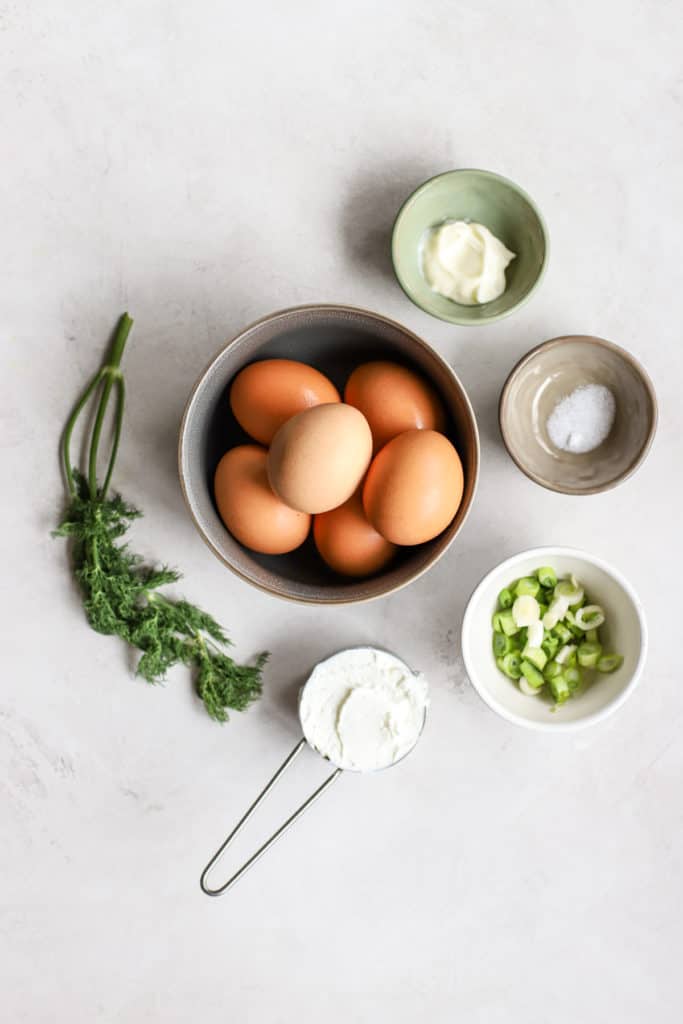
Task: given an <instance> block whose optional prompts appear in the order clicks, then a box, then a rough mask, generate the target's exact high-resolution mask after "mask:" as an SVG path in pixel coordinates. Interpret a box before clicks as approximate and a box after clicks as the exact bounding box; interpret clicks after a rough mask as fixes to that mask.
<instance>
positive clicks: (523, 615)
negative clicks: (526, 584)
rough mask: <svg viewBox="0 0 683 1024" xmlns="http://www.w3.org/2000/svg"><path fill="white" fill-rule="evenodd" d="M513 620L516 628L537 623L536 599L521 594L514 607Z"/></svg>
mask: <svg viewBox="0 0 683 1024" xmlns="http://www.w3.org/2000/svg"><path fill="white" fill-rule="evenodd" d="M520 582H521V581H520ZM518 586H519V584H518ZM504 614H505V613H504ZM512 618H513V620H514V623H515V625H516V626H530V625H531V623H532V622H536V620H537V619H538V618H539V610H538V601H537V600H536V598H535V597H532V596H531V595H530V594H521V595H520V596H519V597H518V598H517V600H516V601H515V603H514V604H513V606H512Z"/></svg>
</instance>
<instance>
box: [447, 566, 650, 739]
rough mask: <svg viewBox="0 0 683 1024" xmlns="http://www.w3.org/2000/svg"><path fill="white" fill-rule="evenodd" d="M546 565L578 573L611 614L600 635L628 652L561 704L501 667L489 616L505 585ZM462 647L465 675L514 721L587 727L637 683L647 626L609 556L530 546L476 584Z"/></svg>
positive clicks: (615, 648) (491, 704)
mask: <svg viewBox="0 0 683 1024" xmlns="http://www.w3.org/2000/svg"><path fill="white" fill-rule="evenodd" d="M543 565H549V566H552V567H553V569H555V571H556V572H557V574H558V576H563V575H566V574H567V573H574V575H575V576H576V577H577V579H579V580H580V581H581V583H582V584H583V585H584V586H585V588H586V591H587V592H588V594H589V596H590V598H591V600H592V601H593V602H594V603H595V604H599V605H602V607H603V608H604V609H605V615H606V622H605V625H604V626H602V627H601V629H600V635H601V637H603V638H604V641H605V647H607V648H608V649H609V650H610V651H615V652H617V653H619V654H621V655H623V658H624V663H623V665H622V666H621V668H619V669H617V671H616V672H613V673H611V674H605V675H601V676H599V677H598V678H596V680H595V683H594V684H592V685H591V686H589V687H588V688H587V689H586V690H585V691H584V692H583V693H582V694H580V695H579V696H577V697H573V698H571V699H570V700H568V701H567V703H566V704H564V705H562V707H560V708H558V709H557V710H555V711H553V710H552V705H551V704H550V703H549V702H547V701H545V700H544V699H543V698H542V697H527V696H526V695H525V694H523V693H522V692H521V691H520V690H519V689H518V688H517V687H516V686H515V684H514V682H513V681H512V680H511V679H508V678H507V676H505V675H503V673H502V672H501V671H500V670H499V669H498V667H497V665H496V662H495V659H494V657H493V651H492V649H491V635H492V634H491V617H492V615H493V613H494V611H495V610H496V600H497V597H498V594H499V592H500V591H501V590H502V589H503V587H505V586H507V584H508V583H510V582H511V581H512V580H514V579H518V578H519V577H520V576H527V575H531V574H532V573H533V572H534V570H536V569H539V568H540V567H541V566H543ZM462 653H463V658H464V661H465V668H466V670H467V675H468V676H469V678H470V681H471V683H472V685H473V686H474V688H475V689H476V690H477V692H478V693H479V695H480V697H482V699H483V700H484V701H486V703H487V704H488V706H489V707H490V708H492V709H493V711H496V712H497V713H498V714H499V715H502V717H503V718H507V720H508V721H509V722H514V723H515V725H523V726H526V728H528V729H540V730H547V731H549V732H550V731H553V732H558V731H567V730H574V729H581V728H583V726H586V725H590V724H592V723H594V722H598V721H600V720H601V719H602V718H606V717H607V715H610V714H612V712H613V711H616V710H617V708H618V707H620V706H621V705H622V704H623V703H624V701H625V700H626V698H627V697H628V696H629V694H631V693H632V692H633V690H634V689H635V687H636V684H637V682H638V679H639V677H640V674H641V672H642V668H643V665H644V663H645V656H646V653H647V626H646V624H645V615H644V613H643V608H642V606H641V603H640V601H639V600H638V597H637V595H636V593H635V592H634V590H633V588H632V587H631V585H630V583H628V582H627V581H626V580H625V579H624V577H623V576H622V575H621V573H619V572H617V570H616V569H614V568H613V567H612V566H611V565H608V563H607V562H604V561H603V560H602V559H601V558H596V557H595V556H594V555H589V554H587V553H586V552H585V551H576V550H574V549H573V548H559V547H544V548H532V549H531V550H530V551H521V552H520V553H519V554H518V555H513V556H512V558H508V559H506V560H505V561H504V562H501V563H500V565H497V566H496V567H495V569H492V570H491V571H490V572H489V573H488V574H487V575H486V576H485V577H484V579H483V580H482V581H481V583H480V584H479V586H478V587H477V588H476V590H475V591H474V593H473V594H472V596H471V597H470V600H469V602H468V604H467V608H466V609H465V617H464V619H463V623H462Z"/></svg>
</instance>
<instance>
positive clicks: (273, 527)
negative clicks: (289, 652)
mask: <svg viewBox="0 0 683 1024" xmlns="http://www.w3.org/2000/svg"><path fill="white" fill-rule="evenodd" d="M178 463H179V473H180V481H181V486H182V490H183V494H184V497H185V501H186V503H187V505H188V508H189V511H190V514H191V516H192V519H193V520H194V523H195V525H196V527H197V529H198V531H199V533H200V535H201V536H202V538H203V539H204V541H205V542H206V543H207V544H208V546H209V548H210V549H211V550H212V551H213V553H214V554H215V555H216V556H217V557H218V558H219V559H220V560H221V561H222V562H223V563H224V564H225V565H226V566H227V567H228V568H229V569H231V570H232V571H233V572H235V573H236V574H237V575H238V576H240V577H241V578H242V579H243V580H245V581H246V582H248V583H250V584H252V585H253V586H256V587H258V588H260V589H261V590H264V591H266V592H267V593H270V594H273V595H275V596H278V597H282V598H287V599H290V600H294V601H300V602H304V603H309V604H347V603H351V602H357V601H368V600H372V599H374V598H378V597H382V596H384V595H386V594H389V593H392V592H393V591H395V590H398V589H400V588H401V587H403V586H405V585H406V584H408V583H410V582H411V581H412V580H415V579H417V578H418V577H419V576H421V575H422V574H423V573H424V572H426V571H427V570H428V569H429V568H430V567H431V566H432V565H434V563H435V562H436V561H437V560H438V559H439V558H440V557H441V556H442V555H443V554H444V553H445V551H446V550H447V549H448V548H449V547H450V545H451V544H452V542H453V540H454V539H455V537H456V536H457V534H458V532H459V531H460V529H461V528H462V525H463V523H464V522H465V519H466V517H467V514H468V512H469V510H470V507H471V505H472V501H473V498H474V494H475V490H476V485H477V478H478V473H479V437H478V432H477V425H476V421H475V417H474V413H473V411H472V406H471V405H470V402H469V399H468V397H467V395H466V393H465V390H464V388H463V387H462V384H461V383H460V381H459V380H458V378H457V376H456V374H455V373H454V372H453V370H452V369H451V368H450V366H449V365H448V364H447V363H446V362H445V361H444V360H443V359H442V358H441V357H440V356H439V355H438V354H437V353H436V352H435V351H434V350H433V349H432V348H431V347H430V346H429V345H427V344H426V342H424V341H422V340H421V339H420V338H418V337H417V336H416V335H415V334H413V333H412V332H411V331H409V330H407V329H406V328H405V327H403V326H401V325H400V324H398V323H396V322H394V321H392V320H389V319H387V318H386V317H383V316H380V315H379V314H377V313H371V312H368V311H366V310H362V309H355V308H352V307H347V306H337V305H316V306H302V307H297V308H294V309H287V310H283V311H281V312H278V313H274V314H272V315H270V316H267V317H265V318H264V319H263V320H259V321H258V322H257V323H255V324H252V325H251V326H249V327H247V328H246V329H245V330H244V331H242V332H241V333H240V334H239V335H238V336H237V337H236V338H234V339H233V340H232V341H230V342H228V344H227V345H225V347H224V348H223V349H221V351H220V352H218V353H217V355H216V356H215V357H214V358H213V359H212V360H211V362H210V363H209V365H208V366H207V367H206V369H205V370H204V371H203V373H202V374H201V376H200V377H199V379H198V381H197V382H196V384H195V386H194V388H193V390H192V393H191V395H190V397H189V400H188V402H187V405H186V408H185V412H184V415H183V419H182V423H181V427H180V439H179V446H178Z"/></svg>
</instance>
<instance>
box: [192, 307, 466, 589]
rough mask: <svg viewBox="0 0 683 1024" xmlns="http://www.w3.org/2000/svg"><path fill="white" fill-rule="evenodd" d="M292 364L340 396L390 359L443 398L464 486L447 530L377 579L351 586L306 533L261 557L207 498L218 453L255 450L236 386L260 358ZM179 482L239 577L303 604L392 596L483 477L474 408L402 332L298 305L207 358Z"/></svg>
mask: <svg viewBox="0 0 683 1024" xmlns="http://www.w3.org/2000/svg"><path fill="white" fill-rule="evenodd" d="M273 358H275V359H278V358H279V359H296V360H299V361H301V362H304V363H308V364H310V365H311V366H314V367H315V368H316V369H318V370H320V371H321V372H322V373H324V374H326V375H327V376H328V377H329V378H330V379H331V380H332V382H333V383H334V384H335V385H336V387H337V388H338V389H339V391H340V393H341V392H343V389H344V385H345V383H346V381H347V379H348V377H349V376H350V374H351V372H352V370H354V369H355V367H356V366H358V365H359V364H360V363H364V362H368V361H370V360H374V359H389V360H393V361H395V362H399V363H402V364H403V365H405V366H408V367H410V368H411V369H413V370H416V371H417V372H418V373H420V374H422V376H424V377H425V378H426V379H427V380H428V381H429V382H430V383H431V384H432V386H433V387H434V388H435V389H436V391H437V392H438V394H439V395H440V396H441V399H442V401H443V404H444V407H445V409H446V412H447V417H448V422H447V427H446V431H445V432H446V434H447V436H448V437H449V439H450V440H451V441H452V442H453V444H454V445H455V447H456V449H457V451H458V454H459V455H460V458H461V460H462V465H463V471H464V479H465V486H464V491H463V496H462V501H461V503H460V506H459V508H458V511H457V513H456V515H455V518H454V519H453V521H452V522H451V524H450V525H449V526H448V527H447V529H446V530H444V532H443V533H441V534H440V535H439V536H438V537H436V538H435V539H434V540H431V541H428V542H427V543H426V544H420V545H417V546H415V547H410V548H408V547H406V548H401V549H399V552H398V554H397V555H396V557H395V559H394V560H393V561H392V562H391V563H390V565H389V566H388V567H387V568H386V569H385V570H384V571H382V572H381V573H378V574H377V575H375V576H371V577H369V578H367V579H363V580H358V579H349V578H346V577H343V576H340V575H338V574H336V573H334V572H333V571H332V570H331V569H328V567H327V566H326V565H325V564H324V562H323V561H322V559H321V558H320V556H319V555H318V552H317V551H316V548H315V545H314V543H313V538H312V536H310V535H309V537H308V539H307V540H306V542H305V543H304V544H303V545H302V546H301V547H300V548H298V549H297V550H296V551H292V552H290V553H289V554H286V555H261V554H258V553H256V552H254V551H250V550H249V549H247V548H245V547H243V545H241V544H240V543H239V542H238V541H236V540H235V538H234V537H233V536H232V535H231V534H230V533H229V532H228V530H227V529H226V528H225V526H224V525H223V522H222V521H221V518H220V516H219V515H218V511H217V508H216V505H215V501H214V496H213V477H214V473H215V470H216V466H217V465H218V462H219V460H220V459H221V457H222V456H223V454H224V453H225V452H226V451H227V450H228V449H229V448H232V447H234V446H235V445H238V444H248V443H253V442H252V439H251V438H249V437H248V436H247V435H246V434H245V433H244V431H243V430H242V428H241V427H240V426H239V424H238V423H237V421H236V420H235V418H234V416H233V415H232V411H231V409H230V402H229V391H230V385H231V383H232V380H233V379H234V377H235V376H236V374H237V373H239V371H240V370H241V369H243V368H244V367H245V366H246V365H247V364H249V363H252V362H254V361H255V360H259V359H273ZM178 464H179V473H180V481H181V486H182V489H183V494H184V497H185V501H186V503H187V505H188V508H189V510H190V514H191V515H192V518H193V520H194V523H195V526H196V527H197V529H198V531H199V533H200V535H201V536H202V538H203V539H204V541H205V542H206V543H207V545H208V546H209V548H210V549H211V551H213V553H214V554H215V555H216V556H217V557H218V558H219V559H220V560H221V561H222V562H223V563H224V564H225V565H226V566H228V568H229V569H231V570H232V571H233V572H235V573H236V574H237V575H238V576H240V577H241V578H242V579H243V580H245V581H246V582H248V583H251V584H252V585H253V586H256V587H258V588H260V589H261V590H263V591H266V592H267V593H269V594H273V595H275V596H277V597H282V598H287V599H290V600H293V601H299V602H304V603H309V604H322V605H328V604H349V603H352V602H358V601H369V600H373V599H374V598H379V597H383V596H384V595H386V594H390V593H392V592H393V591H395V590H398V589H400V588H401V587H404V586H406V585H407V584H408V583H410V582H412V581H413V580H415V579H417V578H418V577H419V576H421V575H422V574H423V573H424V572H426V571H427V570H428V569H429V568H430V567H431V566H432V565H434V564H435V562H437V561H438V560H439V558H441V557H442V555H443V554H445V552H446V551H447V550H448V548H449V547H450V545H451V544H452V542H453V541H454V540H455V537H456V536H457V534H458V532H459V531H460V529H461V527H462V525H463V523H464V522H465V519H466V518H467V514H468V512H469V510H470V507H471V505H472V501H473V498H474V494H475V490H476V485H477V478H478V474H479V436H478V431H477V425H476V420H475V417H474V412H473V411H472V406H471V405H470V402H469V399H468V397H467V395H466V393H465V390H464V388H463V386H462V384H461V383H460V381H459V380H458V378H457V376H456V374H455V373H454V372H453V370H452V369H451V368H450V366H449V365H448V364H447V363H446V362H445V361H444V360H443V359H442V358H441V356H439V355H438V354H437V353H436V352H435V351H434V350H433V349H432V348H431V347H430V346H429V345H428V344H427V343H426V342H424V341H422V340H421V339H420V338H418V337H417V335H415V334H413V333H412V332H411V331H409V330H407V329H406V328H405V327H403V326H401V325H400V324H398V323H396V322H395V321H393V320H389V319H387V318H386V317H383V316H380V315H379V314H377V313H371V312H368V311H366V310H362V309H355V308H352V307H348V306H337V305H318V306H301V307H297V308H294V309H288V310H283V311H281V312H278V313H273V314H271V315H270V316H267V317H265V318H264V319H263V320H260V321H258V322H257V323H255V324H252V325H251V326H249V327H247V328H246V329H245V330H244V331H243V332H242V333H241V334H239V335H238V336H237V337H236V338H234V339H233V340H232V341H230V342H229V343H228V344H227V345H226V346H225V347H224V348H223V349H222V350H221V351H220V352H218V354H217V355H216V356H215V357H214V358H213V359H212V360H211V362H210V363H209V365H208V366H207V367H206V369H205V370H204V371H203V373H202V374H201V376H200V378H199V380H198V381H197V383H196V384H195V386H194V388H193V391H192V393H191V395H190V398H189V400H188V403H187V406H186V408H185V413H184V415H183V420H182V424H181V427H180V439H179V447H178Z"/></svg>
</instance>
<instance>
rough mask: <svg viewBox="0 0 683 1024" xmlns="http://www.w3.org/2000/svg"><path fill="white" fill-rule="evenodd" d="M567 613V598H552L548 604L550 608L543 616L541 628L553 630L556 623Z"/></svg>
mask: <svg viewBox="0 0 683 1024" xmlns="http://www.w3.org/2000/svg"><path fill="white" fill-rule="evenodd" d="M558 586H559V584H558ZM555 589H557V588H555ZM568 611H569V601H568V600H567V598H566V597H561V596H560V595H558V596H557V597H554V598H553V599H552V601H551V603H550V608H548V611H547V612H546V613H545V615H544V616H543V628H544V629H554V628H555V626H556V625H557V624H558V622H559V621H560V620H561V619H563V618H564V617H565V615H566V614H567V612H568Z"/></svg>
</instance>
